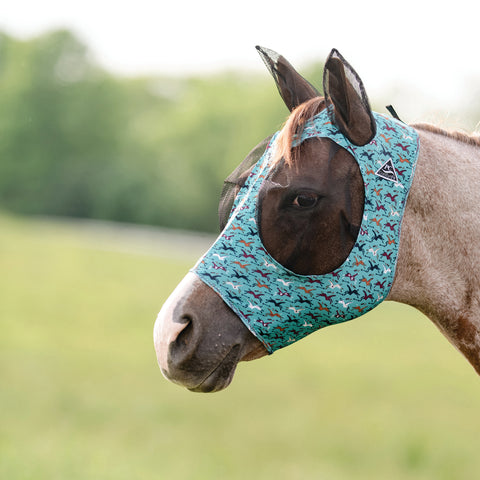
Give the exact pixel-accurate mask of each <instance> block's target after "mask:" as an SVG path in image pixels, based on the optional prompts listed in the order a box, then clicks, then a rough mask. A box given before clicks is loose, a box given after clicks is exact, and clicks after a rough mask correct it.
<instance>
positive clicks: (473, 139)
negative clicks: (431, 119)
mask: <svg viewBox="0 0 480 480" xmlns="http://www.w3.org/2000/svg"><path fill="white" fill-rule="evenodd" d="M412 127H413V128H416V129H419V130H424V131H426V132H431V133H435V134H437V135H442V136H443V137H447V138H452V139H453V140H457V141H459V142H463V143H466V144H467V145H472V146H474V147H480V136H479V135H475V134H473V135H470V134H468V133H465V132H459V131H457V130H444V129H443V128H440V127H437V126H436V125H432V124H430V123H417V124H414V125H412Z"/></svg>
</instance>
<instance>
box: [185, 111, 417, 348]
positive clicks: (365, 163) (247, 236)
mask: <svg viewBox="0 0 480 480" xmlns="http://www.w3.org/2000/svg"><path fill="white" fill-rule="evenodd" d="M370 113H371V119H372V122H373V123H374V131H376V134H375V136H374V137H373V138H371V139H370V141H368V142H367V143H366V144H364V145H358V144H356V143H354V142H352V140H351V139H349V138H348V137H347V136H346V135H345V134H344V132H343V131H342V130H343V129H342V128H341V127H339V126H338V125H337V122H336V121H332V118H333V116H334V112H333V107H332V106H331V105H330V106H329V107H328V108H326V109H324V110H323V111H322V112H320V113H319V114H317V115H316V116H315V117H313V118H311V119H310V120H309V121H308V122H307V123H306V124H305V127H304V129H303V131H302V133H301V136H300V137H297V138H296V139H295V141H294V145H299V144H301V143H302V142H303V141H305V140H306V139H309V138H326V139H330V140H331V141H333V142H335V143H336V144H337V145H338V146H339V147H341V148H343V149H345V150H346V151H348V152H349V153H350V154H351V155H352V156H353V157H354V159H355V160H356V162H357V164H358V167H359V169H360V173H361V175H362V178H363V182H364V186H365V203H364V211H363V219H362V222H361V225H360V231H359V234H358V237H357V240H356V243H355V245H354V246H353V249H352V250H351V252H350V254H349V255H348V257H347V258H346V260H345V261H344V262H343V264H342V265H341V266H340V267H339V268H337V269H335V271H332V272H330V273H327V274H323V275H299V274H296V273H294V272H292V271H290V270H288V269H287V268H285V267H284V266H283V265H281V264H280V263H279V262H277V261H276V260H275V259H274V258H273V257H272V256H271V255H270V253H269V252H268V251H267V249H266V248H265V246H264V245H263V243H262V240H261V237H260V232H259V226H258V214H259V205H258V194H259V192H260V189H261V187H262V185H263V183H264V182H265V181H266V179H268V178H269V177H270V176H271V175H272V174H273V171H274V169H275V165H274V162H273V160H274V158H275V151H276V148H277V138H278V135H279V132H277V133H276V134H275V135H274V136H273V137H272V138H271V140H270V141H269V143H268V145H267V147H266V149H265V152H264V154H263V155H262V156H261V158H260V159H259V160H258V162H257V163H256V164H255V165H254V166H253V169H252V170H251V172H250V174H249V176H248V179H247V180H246V182H245V183H244V185H243V186H242V187H241V189H240V191H239V192H238V194H237V195H236V197H235V201H234V204H233V208H232V212H231V214H230V216H229V218H228V222H227V224H226V226H225V228H224V229H223V231H222V232H221V234H220V236H219V237H218V238H217V240H216V241H215V243H214V244H213V245H212V247H211V248H210V249H209V250H208V251H207V253H206V254H205V255H204V256H203V257H202V258H201V259H200V260H199V261H198V263H197V264H196V266H195V267H194V268H193V269H192V272H193V273H195V274H196V275H197V276H198V277H199V278H200V279H201V280H202V281H203V282H204V283H205V284H207V285H208V286H209V287H211V288H212V289H213V290H214V291H215V292H217V293H218V294H219V295H220V296H221V298H222V299H223V301H224V302H225V303H226V304H227V305H228V306H229V307H230V308H231V309H232V310H233V311H234V312H235V313H236V314H237V315H238V317H239V318H240V319H241V321H242V322H243V323H244V324H245V325H246V326H247V327H248V329H249V330H250V331H251V332H252V333H253V335H255V336H256V337H257V338H258V339H259V340H260V341H261V342H262V343H263V344H264V345H265V347H266V349H267V350H268V351H269V352H270V353H272V352H274V351H275V350H278V349H280V348H282V347H285V346H287V345H290V344H291V343H293V342H295V341H297V340H300V339H301V338H303V337H305V336H306V335H308V334H310V333H312V332H314V331H316V330H318V329H321V328H323V327H325V326H328V325H333V324H337V323H341V322H345V321H347V320H351V319H353V318H357V317H359V316H360V315H363V314H365V313H366V312H368V311H370V310H371V309H373V308H374V307H376V306H377V305H378V304H379V303H381V302H382V301H383V300H384V299H385V298H386V297H387V295H388V292H389V291H390V288H391V285H392V283H393V278H394V275H395V267H396V262H397V256H398V250H399V239H400V230H401V224H402V218H403V213H404V208H405V203H406V200H407V197H408V193H409V190H410V186H411V183H412V180H413V175H414V171H415V165H416V161H417V155H418V135H417V133H416V132H415V130H414V129H412V128H411V127H409V126H407V125H405V124H403V123H402V122H400V121H398V120H395V119H392V118H388V117H386V116H383V115H380V114H377V113H372V112H370Z"/></svg>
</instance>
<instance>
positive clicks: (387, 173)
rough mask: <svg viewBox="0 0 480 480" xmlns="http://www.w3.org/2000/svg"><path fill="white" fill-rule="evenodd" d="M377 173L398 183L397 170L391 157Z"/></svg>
mask: <svg viewBox="0 0 480 480" xmlns="http://www.w3.org/2000/svg"><path fill="white" fill-rule="evenodd" d="M375 175H377V176H379V177H381V178H384V179H385V180H390V181H391V182H395V183H398V177H397V172H396V171H395V167H394V166H393V162H392V159H391V158H389V159H388V160H387V161H386V162H385V163H384V164H383V165H382V166H381V167H380V168H379V169H378V170H377V171H376V172H375Z"/></svg>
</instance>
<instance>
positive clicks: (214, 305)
mask: <svg viewBox="0 0 480 480" xmlns="http://www.w3.org/2000/svg"><path fill="white" fill-rule="evenodd" d="M153 337H154V344H155V351H156V354H157V360H158V364H159V366H160V369H161V371H162V373H163V375H164V376H165V377H166V378H167V379H168V380H170V381H172V382H174V383H177V384H179V385H182V386H184V387H186V388H187V389H189V390H191V391H194V392H215V391H219V390H222V389H224V388H226V387H227V386H228V385H229V384H230V382H231V381H232V379H233V375H234V373H235V370H236V367H237V364H238V362H240V361H241V360H253V359H255V358H259V357H261V356H263V355H265V354H266V353H267V351H266V349H265V347H264V346H263V344H262V343H261V342H260V341H259V340H257V339H256V338H255V337H254V336H253V335H252V334H251V333H250V331H249V330H248V329H247V327H246V326H245V325H244V324H243V323H242V322H241V320H240V319H239V318H238V317H237V316H236V315H235V314H234V313H233V311H232V310H231V309H230V308H229V307H228V306H227V305H226V304H225V303H224V302H223V300H222V299H221V298H220V296H219V295H217V294H216V293H215V292H214V291H213V290H212V289H211V288H210V287H208V286H207V285H205V284H204V283H203V282H202V281H201V280H200V279H199V278H198V277H197V276H196V275H195V274H193V273H189V274H187V276H186V277H185V278H184V279H183V280H182V281H181V282H180V283H179V285H178V286H177V288H176V289H175V290H174V291H173V292H172V294H171V295H170V297H169V298H168V299H167V301H166V302H165V304H164V305H163V307H162V309H161V310H160V313H159V314H158V317H157V320H156V322H155V327H154V333H153Z"/></svg>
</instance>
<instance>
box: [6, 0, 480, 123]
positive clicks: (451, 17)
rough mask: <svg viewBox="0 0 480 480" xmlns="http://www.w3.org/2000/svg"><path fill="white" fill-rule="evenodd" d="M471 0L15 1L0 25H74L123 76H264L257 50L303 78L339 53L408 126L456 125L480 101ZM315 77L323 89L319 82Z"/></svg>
mask: <svg viewBox="0 0 480 480" xmlns="http://www.w3.org/2000/svg"><path fill="white" fill-rule="evenodd" d="M475 3H476V2H473V1H472V0H456V1H455V2H452V3H449V2H432V1H431V0H428V1H425V2H423V1H422V0H416V1H415V0H402V1H401V2H388V1H386V0H382V1H380V0H373V1H368V0H362V1H359V0H343V1H341V0H335V1H330V2H326V1H320V0H317V1H312V0H296V1H291V2H282V1H281V0H277V1H272V0H255V1H254V0H242V1H241V2H229V1H226V0H203V1H198V0H195V1H194V0H168V1H166V0H156V1H148V0H135V1H124V2H119V1H118V0H116V1H112V0H103V1H102V0H81V1H69V0H42V1H41V2H34V1H33V0H15V1H14V2H13V1H12V2H2V5H1V6H0V29H1V30H3V31H6V32H7V33H9V34H11V35H14V36H17V37H20V38H28V37H30V36H33V35H37V34H39V33H42V32H45V31H47V30H50V29H54V28H69V29H71V30H72V31H74V32H75V33H76V34H77V35H78V36H79V38H80V39H81V40H82V41H83V42H85V43H86V44H87V45H88V46H89V47H90V48H91V50H92V51H93V55H94V57H95V58H96V59H97V61H98V62H99V63H100V64H102V65H103V66H105V67H106V68H108V69H110V70H112V71H114V72H116V73H120V74H125V75H138V74H145V73H153V74H165V73H167V74H184V73H205V72H212V71H217V70H222V69H226V68H228V69H231V68H238V69H249V70H255V71H260V69H262V68H264V67H263V64H262V62H261V60H260V58H259V57H258V55H257V53H256V51H255V49H254V46H255V45H257V44H258V45H262V46H265V47H268V48H271V49H273V50H276V51H277V52H279V53H281V54H283V55H284V56H285V57H286V58H287V59H288V60H289V61H290V62H291V63H292V64H293V65H294V66H295V67H296V68H297V69H298V70H299V71H300V72H301V70H302V66H303V67H305V66H306V65H307V64H308V63H309V62H311V61H317V60H321V61H323V60H325V58H326V56H327V55H328V53H329V51H330V50H331V49H332V48H337V49H338V50H339V51H340V52H341V53H342V55H343V56H344V57H346V59H347V60H348V61H349V62H350V64H351V65H352V66H353V67H354V68H355V69H356V70H357V72H358V73H359V75H360V76H361V78H362V79H363V81H364V84H365V86H366V89H367V93H368V95H369V97H370V99H371V100H375V99H378V98H382V99H383V98H388V100H389V101H394V102H397V103H396V104H395V107H396V109H397V111H398V112H399V113H403V115H404V116H405V115H406V117H407V118H406V120H408V121H418V120H422V119H423V118H422V117H421V116H422V115H423V114H425V112H426V111H431V110H435V111H436V112H437V113H436V115H438V117H441V118H439V120H440V121H443V122H444V123H449V121H451V122H453V123H455V116H456V114H457V112H461V111H462V108H464V107H465V106H467V107H468V105H472V104H475V102H477V103H478V104H479V107H478V109H477V110H480V59H479V56H478V52H479V45H480V38H479V37H480V33H479V28H478V8H477V7H475ZM309 80H310V81H311V82H312V83H313V84H315V85H316V86H318V87H321V79H309ZM399 101H401V102H402V104H401V105H398V102H399ZM427 120H429V119H428V118H427ZM478 120H479V121H480V118H479V119H478ZM440 123H441V122H440ZM460 123H461V121H460Z"/></svg>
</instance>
